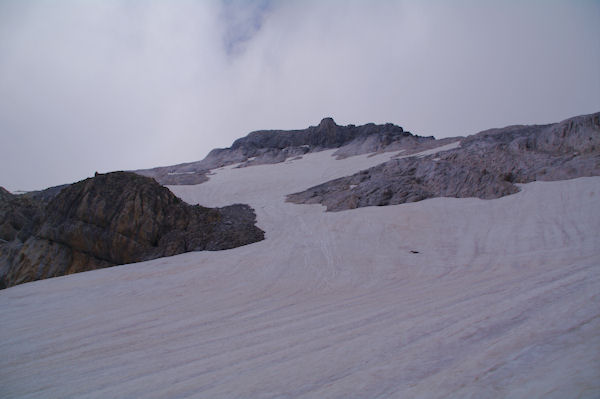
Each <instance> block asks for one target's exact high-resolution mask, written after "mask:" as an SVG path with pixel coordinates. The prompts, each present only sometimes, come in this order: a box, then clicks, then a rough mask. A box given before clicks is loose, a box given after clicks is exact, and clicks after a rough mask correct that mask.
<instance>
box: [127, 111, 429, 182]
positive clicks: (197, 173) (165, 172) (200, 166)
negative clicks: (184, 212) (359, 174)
mask: <svg viewBox="0 0 600 399" xmlns="http://www.w3.org/2000/svg"><path fill="white" fill-rule="evenodd" d="M434 142H435V139H434V138H433V137H421V136H416V135H413V134H411V133H410V132H406V131H404V129H402V128H401V127H400V126H396V125H394V124H392V123H387V124H385V125H376V124H374V123H369V124H366V125H362V126H355V125H348V126H340V125H337V124H336V123H335V122H334V120H333V119H332V118H324V119H323V120H321V122H320V123H319V125H317V126H311V127H309V128H307V129H302V130H259V131H255V132H252V133H249V134H248V135H247V136H246V137H242V138H240V139H237V140H235V141H234V142H233V144H232V145H231V147H229V148H217V149H214V150H212V151H211V152H210V153H209V154H208V155H207V156H206V158H204V159H203V160H201V161H198V162H190V163H185V164H179V165H173V166H165V167H158V168H153V169H144V170H136V171H134V172H135V173H138V174H141V175H144V176H149V177H153V178H154V179H156V180H157V181H158V182H159V183H161V184H165V185H170V184H172V185H177V184H200V183H203V182H205V181H206V180H208V177H207V175H208V173H209V172H210V170H211V169H217V168H220V167H223V166H227V165H232V164H237V163H239V164H240V165H239V167H246V166H252V165H261V164H274V163H279V162H284V161H285V160H286V159H289V158H295V157H301V156H303V155H304V154H307V153H310V152H317V151H323V150H327V149H333V148H337V149H338V150H337V151H336V153H335V155H337V156H338V157H347V156H351V155H357V154H364V153H370V152H376V151H392V150H396V149H401V148H404V149H406V150H410V149H412V148H421V147H422V146H423V145H427V144H428V143H434Z"/></svg>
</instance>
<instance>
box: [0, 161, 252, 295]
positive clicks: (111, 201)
mask: <svg viewBox="0 0 600 399" xmlns="http://www.w3.org/2000/svg"><path fill="white" fill-rule="evenodd" d="M263 238H264V232H263V231H262V230H260V229H259V228H258V227H256V226H255V214H254V212H253V210H252V209H251V208H250V207H249V206H247V205H239V204H238V205H231V206H226V207H223V208H205V207H202V206H199V205H194V206H192V205H188V204H186V203H184V202H183V201H181V200H180V199H179V198H177V197H176V196H175V195H173V194H172V193H171V192H170V191H169V190H168V189H167V188H166V187H163V186H161V185H160V184H158V183H157V182H156V181H154V180H153V179H150V178H147V177H143V176H140V175H137V174H134V173H131V172H113V173H108V174H100V175H97V176H95V177H93V178H89V179H86V180H83V181H80V182H78V183H75V184H72V185H70V186H68V187H66V188H63V189H62V190H60V192H59V193H58V194H56V195H55V196H54V197H53V198H52V199H50V200H49V202H48V203H47V205H44V203H43V202H42V201H37V200H35V199H34V196H29V197H26V196H15V195H12V194H10V193H8V192H7V191H6V190H2V191H1V192H0V239H1V240H2V241H0V280H1V281H0V283H1V284H2V287H9V286H13V285H16V284H20V283H25V282H28V281H34V280H39V279H44V278H49V277H55V276H61V275H65V274H71V273H77V272H82V271H88V270H94V269H98V268H103V267H108V266H114V265H118V264H125V263H133V262H139V261H144V260H149V259H155V258H158V257H162V256H171V255H176V254H180V253H183V252H189V251H201V250H220V249H229V248H234V247H238V246H241V245H245V244H250V243H253V242H256V241H260V240H262V239H263Z"/></svg>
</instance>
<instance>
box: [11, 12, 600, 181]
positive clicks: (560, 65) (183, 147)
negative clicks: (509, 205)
mask: <svg viewBox="0 0 600 399" xmlns="http://www.w3.org/2000/svg"><path fill="white" fill-rule="evenodd" d="M598 21H600V1H598V0H596V1H592V0H570V1H566V0H565V1H559V0H537V1H536V0H521V1H516V0H507V1H502V2H499V1H491V0H478V1H475V0H473V1H467V0H456V1H435V0H413V1H408V0H407V1H402V0H398V1H392V0H389V1H386V0H379V1H378V0H373V1H366V0H363V1H357V0H356V1H355V0H347V1H342V0H337V1H336V0H320V1H311V0H288V1H285V0H281V1H270V0H257V1H249V0H248V1H242V0H221V1H217V0H215V1H211V0H202V1H200V0H198V1H191V0H176V1H168V2H167V1H150V0H147V1H144V0H127V1H126V0H103V1H100V0H96V1H94V0H80V1H71V0H54V1H51V0H45V1H41V0H30V1H22V0H0V186H4V187H5V188H7V189H8V190H11V191H16V190H36V189H42V188H45V187H49V186H54V185H58V184H64V183H71V182H74V181H78V180H81V179H84V178H86V177H89V176H92V175H93V174H94V172H96V171H98V172H101V173H103V172H109V171H114V170H132V169H140V168H150V167H154V166H164V165H172V164H177V163H182V162H191V161H197V160H200V159H202V158H204V156H206V154H207V153H208V152H209V151H210V150H211V149H213V148H222V147H228V146H230V145H231V143H232V142H233V141H234V140H235V139H236V138H239V137H242V136H245V135H246V134H247V133H249V132H251V131H254V130H260V129H303V128H306V127H308V126H311V125H316V124H318V123H319V121H320V120H321V119H322V118H323V117H325V116H330V117H333V118H334V119H335V121H336V122H337V123H338V124H340V125H347V124H355V125H359V124H364V123H369V122H375V123H387V122H392V123H395V124H397V125H400V126H402V127H403V128H404V129H405V130H409V131H411V132H413V133H415V134H419V135H425V136H430V135H433V136H436V137H438V138H441V137H449V136H458V135H469V134H473V133H476V132H478V131H481V130H485V129H488V128H492V127H502V126H507V125H512V124H533V123H551V122H558V121H560V120H563V119H566V118H569V117H571V116H575V115H581V114H589V113H593V112H598V111H600V24H598Z"/></svg>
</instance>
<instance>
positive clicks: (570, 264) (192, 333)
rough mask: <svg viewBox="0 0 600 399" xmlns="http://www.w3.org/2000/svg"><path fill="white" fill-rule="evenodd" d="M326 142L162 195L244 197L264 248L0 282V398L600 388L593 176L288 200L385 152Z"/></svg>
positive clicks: (599, 273) (557, 392)
mask: <svg viewBox="0 0 600 399" xmlns="http://www.w3.org/2000/svg"><path fill="white" fill-rule="evenodd" d="M333 152H334V151H333V150H332V151H324V152H320V153H313V154H308V155H305V156H304V157H303V158H302V159H298V160H293V161H291V162H285V163H280V164H276V165H259V166H252V167H246V168H235V166H229V167H225V168H221V169H219V170H216V171H215V174H214V175H211V176H210V180H209V181H208V182H206V183H203V184H200V185H196V186H171V187H169V188H170V189H171V190H172V191H173V192H174V193H175V194H176V195H178V196H180V197H181V198H182V199H184V200H185V201H187V202H189V203H200V204H202V205H205V206H224V205H229V204H232V203H248V204H250V205H251V206H252V207H253V208H254V209H255V210H256V213H257V218H258V225H259V227H261V228H262V229H263V230H265V231H266V240H265V241H262V242H259V243H255V244H251V245H248V246H244V247H240V248H236V249H232V250H227V251H219V252H195V253H187V254H183V255H178V256H174V257H171V258H162V259H156V260H153V261H149V262H142V263H137V264H131V265H124V266H118V267H113V268H109V269H103V270H97V271H93V272H87V273H80V274H76V275H71V276H66V277H59V278H53V279H49V280H44V281H38V282H33V283H28V284H24V285H20V286H16V287H13V288H9V289H6V290H3V291H0V353H1V356H0V397H2V398H67V397H76V398H142V397H143V398H187V397H192V398H304V397H305V398H379V397H394V398H410V397H423V398H505V397H510V398H536V397H539V398H542V397H543V398H561V399H562V398H593V397H599V396H600V234H599V233H600V177H592V178H579V179H575V180H569V181H560V182H535V183H531V184H527V185H523V186H522V191H521V192H519V193H517V194H515V195H511V196H508V197H503V198H500V199H497V200H479V199H472V198H469V199H452V198H436V199H431V200H426V201H422V202H417V203H411V204H404V205H396V206H386V207H372V208H360V209H355V210H350V211H344V212H336V213H326V212H324V209H325V208H324V207H322V206H320V205H297V204H291V203H286V202H284V201H285V195H286V194H290V193H293V192H297V191H301V190H304V189H306V188H308V187H310V186H313V185H316V184H319V183H323V182H325V181H327V180H330V179H333V178H336V177H342V176H346V175H349V174H352V173H354V172H357V171H359V170H362V169H365V168H368V167H371V166H374V165H376V164H378V163H381V162H383V161H386V160H388V159H389V158H390V157H391V156H393V155H395V154H394V153H385V154H379V155H375V156H366V155H364V156H355V157H350V158H346V159H343V160H335V158H334V157H332V156H331V154H332V153H333ZM428 153H431V151H429V152H428ZM415 156H418V154H415Z"/></svg>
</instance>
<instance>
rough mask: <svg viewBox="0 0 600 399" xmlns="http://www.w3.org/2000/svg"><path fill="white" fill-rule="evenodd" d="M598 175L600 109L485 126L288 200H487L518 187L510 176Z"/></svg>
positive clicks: (334, 204)
mask: <svg viewBox="0 0 600 399" xmlns="http://www.w3.org/2000/svg"><path fill="white" fill-rule="evenodd" d="M441 144H442V143H439V145H441ZM598 175H600V113H596V114H591V115H582V116H578V117H574V118H570V119H567V120H565V121H562V122H560V123H555V124H550V125H534V126H509V127H506V128H502V129H491V130H487V131H484V132H481V133H478V134H476V135H473V136H469V137H466V138H464V139H462V141H461V144H460V147H459V148H456V149H453V150H449V151H445V152H442V153H439V154H436V155H429V156H425V157H406V158H400V159H393V160H390V161H389V162H386V163H383V164H381V165H377V166H375V167H373V168H370V169H367V170H364V171H361V172H359V173H356V174H354V175H352V176H348V177H343V178H340V179H335V180H332V181H329V182H326V183H323V184H320V185H317V186H314V187H311V188H309V189H307V190H305V191H303V192H299V193H294V194H291V195H289V196H288V197H287V200H288V201H289V202H293V203H299V204H316V203H319V204H322V205H325V206H326V207H327V210H328V211H342V210H347V209H354V208H359V207H364V206H384V205H395V204H402V203H406V202H415V201H420V200H424V199H427V198H433V197H456V198H465V197H478V198H482V199H492V198H499V197H502V196H505V195H509V194H513V193H516V192H517V191H519V188H518V187H517V186H516V185H515V184H516V183H529V182H532V181H535V180H544V181H551V180H565V179H572V178H576V177H583V176H598Z"/></svg>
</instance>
